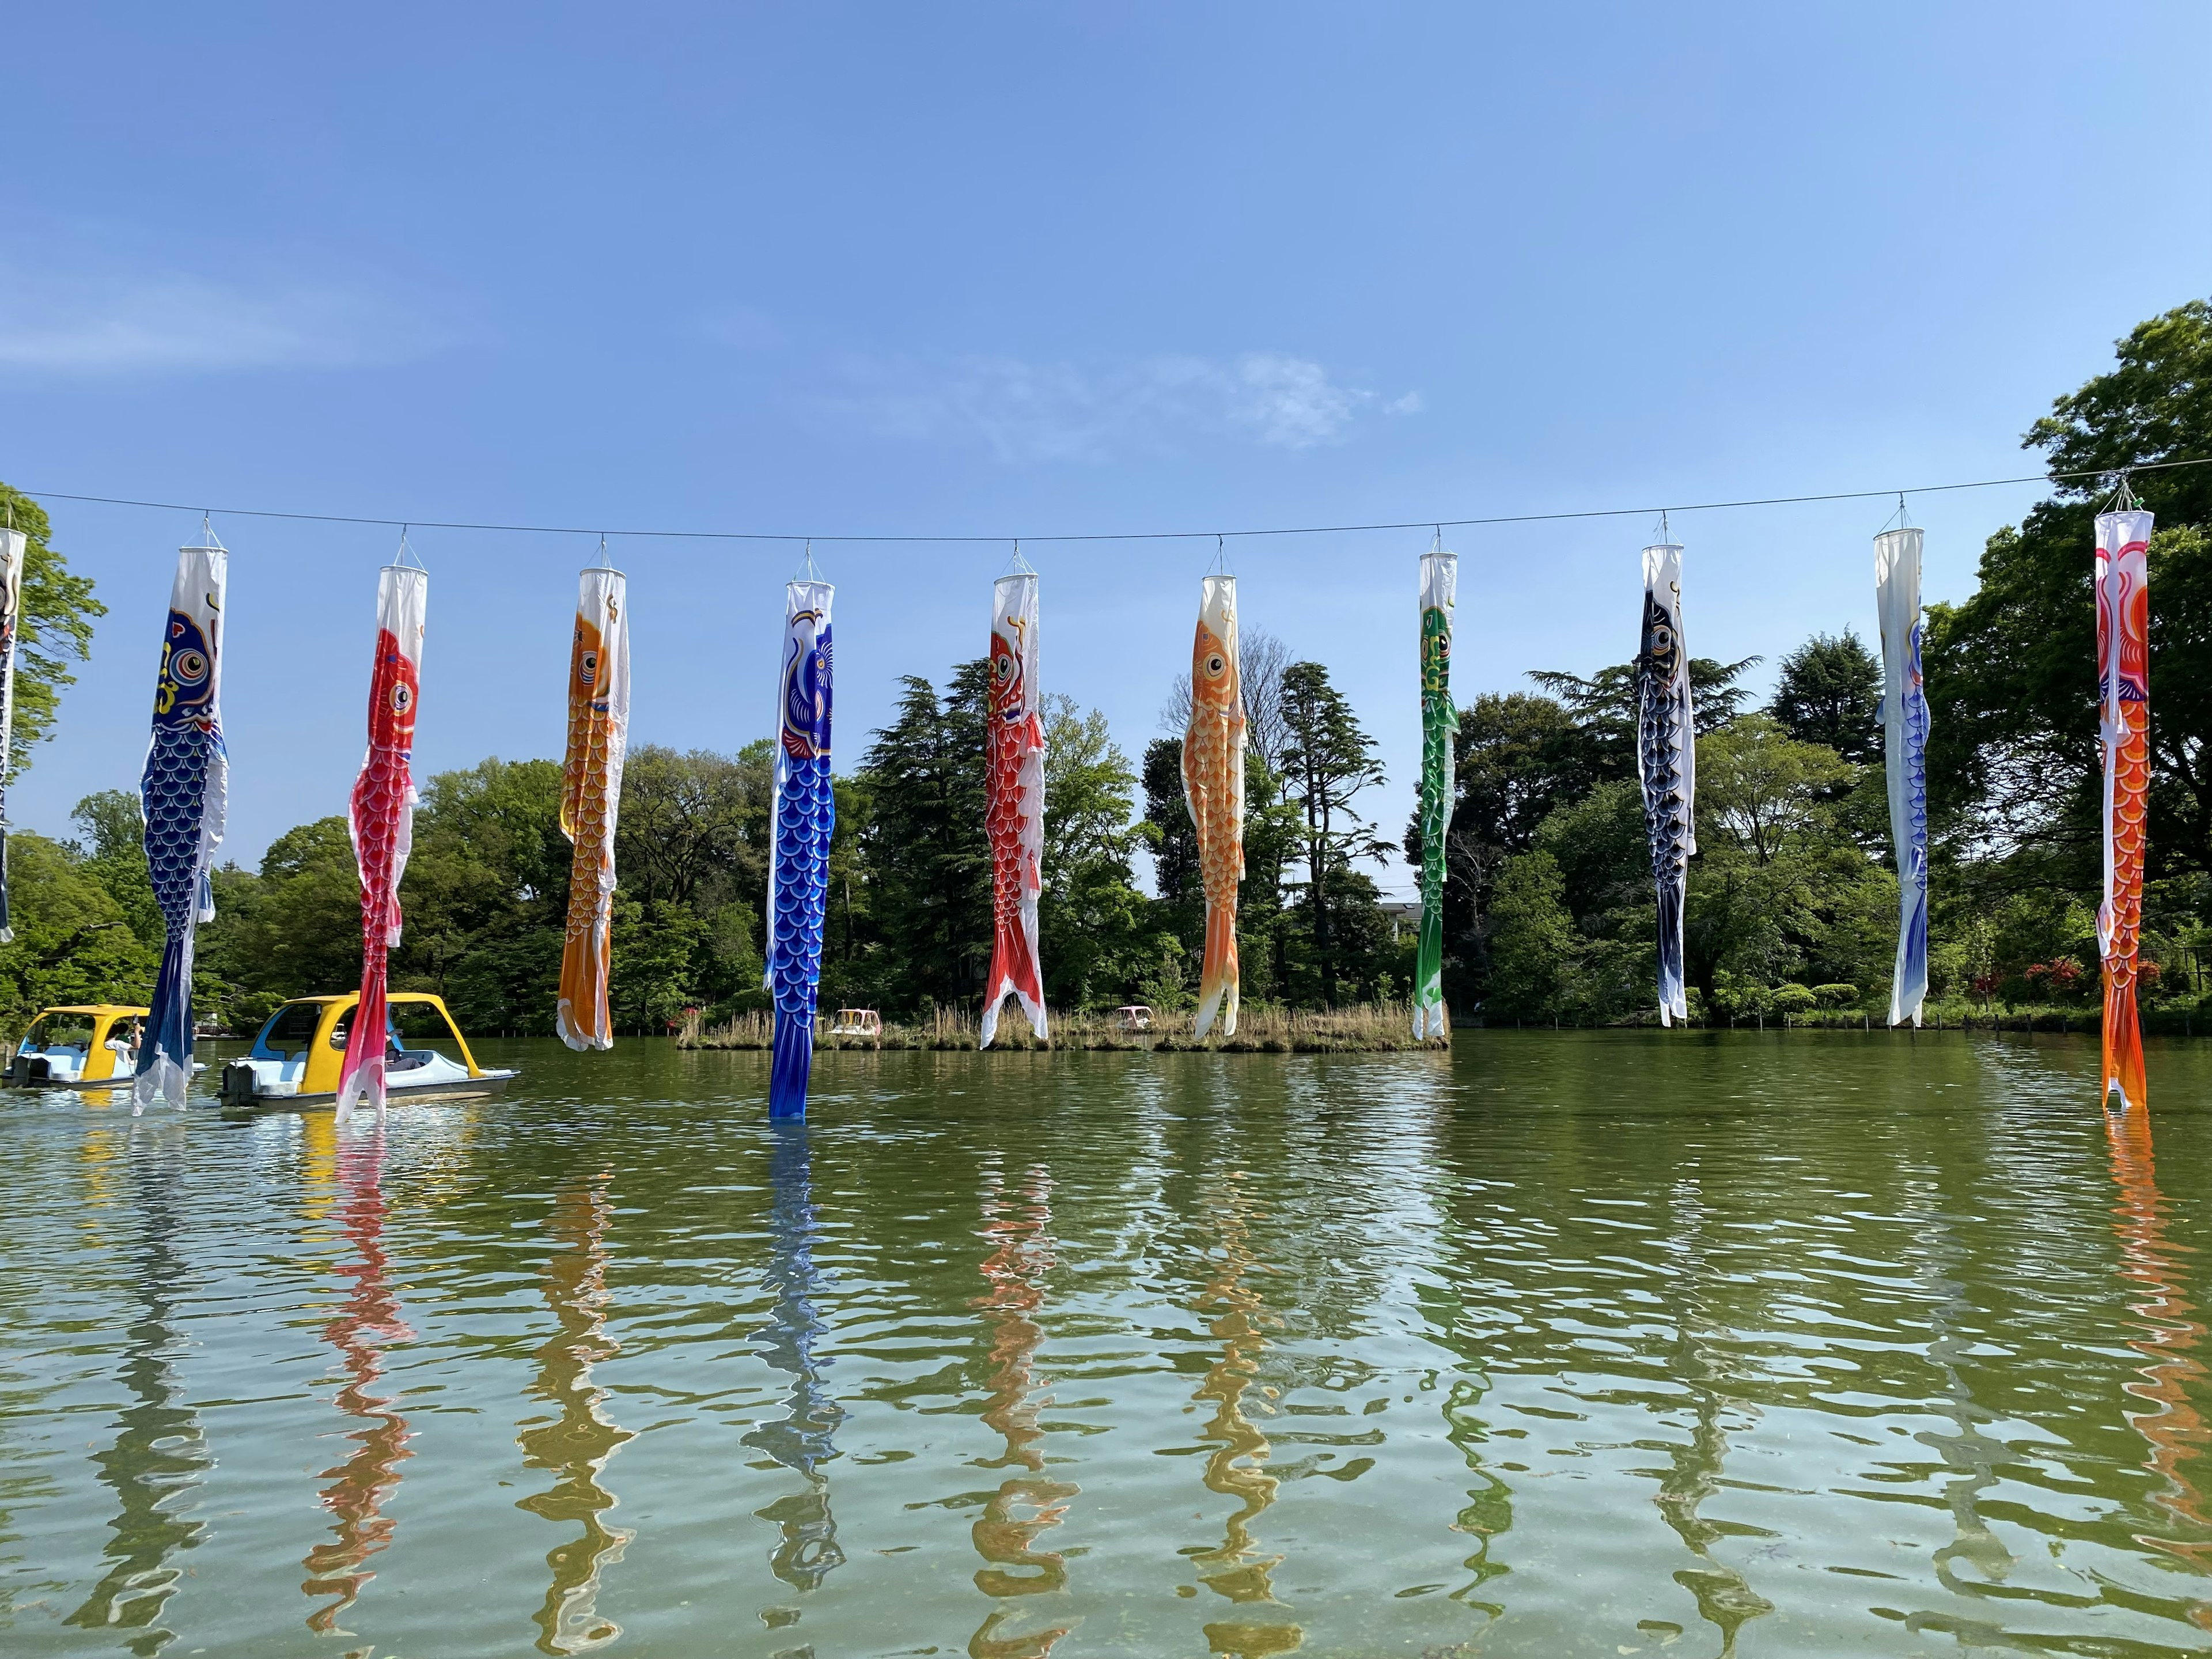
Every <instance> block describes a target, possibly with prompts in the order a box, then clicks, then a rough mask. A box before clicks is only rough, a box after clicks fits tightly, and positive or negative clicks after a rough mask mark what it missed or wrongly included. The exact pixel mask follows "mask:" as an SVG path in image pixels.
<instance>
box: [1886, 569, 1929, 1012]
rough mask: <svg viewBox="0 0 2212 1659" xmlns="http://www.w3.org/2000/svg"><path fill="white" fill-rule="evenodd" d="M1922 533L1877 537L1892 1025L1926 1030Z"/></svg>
mask: <svg viewBox="0 0 2212 1659" xmlns="http://www.w3.org/2000/svg"><path fill="white" fill-rule="evenodd" d="M1920 539H1921V538H1920V532H1918V531H1917V530H1914V529H1911V528H1909V527H1908V528H1906V529H1903V530H1887V531H1884V532H1882V533H1881V535H1879V536H1877V537H1875V538H1874V589H1875V604H1876V606H1877V608H1878V609H1879V611H1880V612H1881V726H1882V765H1883V769H1884V770H1885V771H1886V772H1887V775H1888V779H1889V836H1890V841H1891V843H1892V844H1893V846H1894V847H1895V848H1896V849H1897V893H1898V923H1897V962H1896V965H1895V966H1894V968H1893V969H1892V971H1891V974H1890V978H1889V1023H1890V1024H1892V1025H1902V1024H1905V1021H1906V1020H1908V1019H1909V1020H1911V1022H1912V1023H1913V1024H1915V1025H1917V1024H1920V1010H1921V1005H1922V1004H1923V1003H1924V1002H1925V1001H1926V1000H1927V998H1928V693H1927V690H1926V689H1925V688H1924V687H1923V685H1922V684H1921V681H1920V627H1921V623H1920Z"/></svg>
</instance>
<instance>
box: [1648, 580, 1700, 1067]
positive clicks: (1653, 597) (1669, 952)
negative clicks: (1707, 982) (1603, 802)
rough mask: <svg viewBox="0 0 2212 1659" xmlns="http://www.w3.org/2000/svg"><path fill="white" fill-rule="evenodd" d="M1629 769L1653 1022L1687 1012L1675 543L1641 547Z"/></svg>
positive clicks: (1685, 698) (1686, 676)
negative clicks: (1655, 930)
mask: <svg viewBox="0 0 2212 1659" xmlns="http://www.w3.org/2000/svg"><path fill="white" fill-rule="evenodd" d="M1636 771H1637V775H1638V778H1640V779H1641V780H1642V781H1643V785H1644V828H1645V829H1647V830H1648V831H1649V832H1650V836H1651V878H1652V882H1653V884H1654V885H1655V886H1656V888H1657V890H1658V898H1659V1023H1660V1024H1662V1025H1668V1024H1673V1023H1674V1021H1675V1020H1678V1019H1680V1020H1686V1019H1687V1018H1689V1006H1688V1001H1687V993H1686V991H1685V990H1684V988H1683V983H1682V904H1683V900H1684V898H1685V897H1686V889H1687V886H1688V882H1689V870H1690V859H1691V857H1692V854H1695V853H1696V852H1697V850H1698V836H1697V829H1696V822H1697V820H1696V817H1695V811H1696V805H1697V798H1698V781H1697V771H1698V748H1697V723H1696V720H1695V719H1694V718H1693V715H1692V709H1691V706H1690V653H1689V647H1688V646H1687V645H1686V644H1685V643H1684V641H1683V638H1682V550H1681V548H1680V545H1679V544H1675V543H1674V542H1663V543H1661V544H1657V545H1656V546H1652V547H1647V548H1645V549H1644V639H1643V646H1642V648H1641V649H1640V650H1639V651H1638V653H1637V656H1636Z"/></svg>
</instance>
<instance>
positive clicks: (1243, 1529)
mask: <svg viewBox="0 0 2212 1659" xmlns="http://www.w3.org/2000/svg"><path fill="white" fill-rule="evenodd" d="M1243 1178H1244V1177H1243V1171H1241V1170H1237V1171H1232V1172H1231V1174H1230V1176H1228V1178H1227V1181H1226V1182H1225V1185H1224V1188H1223V1191H1222V1195H1221V1200H1220V1203H1219V1205H1218V1207H1217V1210H1216V1221H1217V1225H1218V1228H1219V1231H1220V1234H1221V1259H1220V1261H1219V1263H1218V1266H1217V1267H1216V1269H1215V1271H1214V1273H1213V1275H1212V1277H1211V1278H1210V1279H1208V1280H1207V1281H1206V1287H1205V1288H1204V1289H1203V1290H1202V1291H1200V1292H1199V1295H1198V1308H1199V1310H1200V1312H1201V1313H1203V1312H1207V1311H1213V1312H1214V1317H1213V1320H1212V1323H1211V1324H1210V1325H1208V1326H1207V1329H1208V1330H1209V1331H1211V1332H1212V1334H1213V1335H1215V1336H1216V1337H1218V1338H1219V1339H1220V1340H1221V1358H1218V1359H1217V1360H1216V1361H1214V1363H1213V1364H1212V1367H1211V1368H1210V1369H1209V1370H1207V1371H1206V1380H1205V1381H1204V1382H1203V1383H1200V1384H1199V1386H1198V1391H1197V1393H1195V1394H1194V1395H1192V1396H1191V1398H1192V1399H1194V1400H1211V1401H1213V1402H1214V1413H1213V1420H1212V1422H1210V1423H1208V1424H1207V1425H1206V1427H1205V1429H1204V1430H1203V1431H1200V1435H1199V1438H1200V1440H1210V1441H1216V1442H1218V1446H1217V1447H1216V1449H1215V1450H1214V1451H1213V1452H1212V1454H1211V1455H1209V1456H1208V1457H1207V1458H1206V1474H1205V1480H1206V1490H1208V1491H1209V1492H1219V1493H1221V1494H1222V1495H1223V1496H1224V1497H1227V1498H1237V1499H1238V1500H1239V1501H1240V1503H1241V1505H1242V1507H1240V1508H1239V1509H1238V1510H1237V1512H1236V1513H1235V1514H1233V1515H1231V1516H1230V1517H1229V1522H1228V1525H1227V1527H1226V1528H1225V1530H1224V1532H1223V1534H1222V1539H1221V1546H1220V1547H1219V1548H1218V1549H1210V1550H1204V1551H1201V1552H1200V1553H1197V1554H1195V1555H1194V1556H1192V1557H1191V1562H1192V1565H1194V1566H1195V1567H1196V1568H1197V1569H1198V1580H1199V1583H1201V1584H1204V1585H1205V1586H1206V1588H1207V1589H1210V1590H1212V1591H1213V1592H1214V1593H1215V1594H1216V1595H1224V1596H1226V1597H1227V1598H1228V1599H1229V1600H1230V1601H1233V1602H1235V1603H1236V1604H1237V1607H1238V1608H1239V1609H1243V1608H1248V1607H1249V1608H1260V1607H1283V1606H1284V1603H1283V1602H1282V1601H1279V1599H1278V1598H1277V1597H1276V1595H1275V1588H1274V1584H1273V1582H1272V1579H1271V1575H1272V1574H1273V1572H1274V1571H1275V1569H1276V1568H1277V1567H1278V1566H1279V1565H1282V1560H1283V1558H1282V1557H1281V1556H1279V1555H1263V1554H1261V1553H1260V1552H1259V1551H1258V1549H1256V1548H1255V1546H1254V1544H1253V1540H1252V1533H1251V1529H1250V1525H1249V1523H1250V1522H1253V1521H1255V1520H1257V1519H1258V1518H1259V1517H1260V1516H1261V1513H1262V1512H1264V1511H1265V1510H1266V1509H1267V1506H1268V1505H1269V1504H1273V1502H1274V1501H1275V1491H1276V1487H1277V1486H1278V1485H1279V1482H1278V1481H1277V1480H1276V1479H1275V1477H1274V1476H1273V1475H1272V1474H1268V1473H1267V1469H1266V1464H1267V1458H1268V1455H1269V1454H1270V1452H1271V1450H1272V1448H1271V1447H1270V1446H1269V1445H1268V1443H1267V1436H1266V1435H1264V1434H1262V1433H1261V1432H1260V1431H1259V1429H1258V1428H1257V1427H1256V1426H1255V1425H1254V1424H1253V1423H1252V1422H1251V1420H1250V1419H1248V1418H1247V1417H1246V1416H1245V1415H1244V1410H1243V1398H1244V1391H1245V1389H1249V1388H1250V1387H1251V1386H1252V1379H1253V1378H1254V1376H1256V1375H1257V1374H1258V1371H1259V1369H1260V1354H1261V1352H1262V1351H1263V1350H1264V1349H1265V1348H1266V1347H1267V1338H1266V1337H1265V1336H1264V1335H1262V1334H1261V1332H1262V1330H1263V1329H1264V1328H1266V1327H1267V1326H1268V1325H1271V1324H1272V1325H1276V1326H1279V1325H1280V1324H1281V1323H1282V1322H1281V1321H1280V1320H1279V1319H1278V1318H1277V1317H1275V1316H1273V1315H1272V1314H1270V1313H1269V1312H1268V1311H1267V1306H1266V1304H1265V1303H1264V1302H1263V1301H1262V1299H1261V1295H1260V1293H1259V1291H1255V1290H1254V1289H1252V1288H1251V1287H1250V1286H1249V1285H1246V1284H1245V1282H1244V1276H1245V1275H1246V1274H1247V1273H1251V1272H1253V1271H1255V1268H1256V1267H1257V1263H1255V1261H1254V1259H1253V1255H1252V1249H1251V1243H1250V1237H1251V1206H1250V1203H1249V1200H1247V1199H1246V1198H1245V1196H1244V1191H1243V1184H1242V1183H1243ZM1261 1271H1264V1269H1261ZM1217 1310H1218V1311H1217ZM1260 1409H1261V1410H1262V1411H1266V1410H1268V1409H1270V1408H1269V1407H1265V1406H1262V1407H1260ZM1287 1611H1288V1609H1287V1608H1285V1612H1287ZM1304 1639H1305V1632H1304V1631H1303V1630H1301V1629H1300V1628H1299V1626H1297V1624H1296V1623H1295V1622H1293V1621H1291V1620H1288V1619H1283V1620H1267V1619H1260V1620H1254V1619H1251V1618H1249V1617H1241V1616H1240V1617H1238V1618H1237V1619H1232V1620H1216V1621H1214V1622H1211V1623H1209V1624H1207V1625H1206V1642H1207V1644H1209V1645H1210V1646H1211V1647H1212V1650H1214V1651H1215V1652H1216V1653H1227V1654H1233V1655H1236V1656H1237V1659H1261V1656H1263V1655H1267V1654H1273V1653H1288V1652H1290V1651H1291V1650H1292V1649H1293V1648H1296V1647H1297V1646H1298V1644H1300V1643H1302V1642H1303V1641H1304Z"/></svg>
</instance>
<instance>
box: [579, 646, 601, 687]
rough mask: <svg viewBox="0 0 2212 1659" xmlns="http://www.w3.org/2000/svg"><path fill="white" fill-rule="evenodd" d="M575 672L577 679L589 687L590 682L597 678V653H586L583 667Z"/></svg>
mask: <svg viewBox="0 0 2212 1659" xmlns="http://www.w3.org/2000/svg"><path fill="white" fill-rule="evenodd" d="M577 674H578V677H579V678H581V679H582V680H583V682H584V684H586V685H589V684H591V683H592V680H593V679H595V678H598V676H599V653H598V652H596V651H586V653H584V661H583V665H582V666H581V667H580V668H579V669H578V670H577Z"/></svg>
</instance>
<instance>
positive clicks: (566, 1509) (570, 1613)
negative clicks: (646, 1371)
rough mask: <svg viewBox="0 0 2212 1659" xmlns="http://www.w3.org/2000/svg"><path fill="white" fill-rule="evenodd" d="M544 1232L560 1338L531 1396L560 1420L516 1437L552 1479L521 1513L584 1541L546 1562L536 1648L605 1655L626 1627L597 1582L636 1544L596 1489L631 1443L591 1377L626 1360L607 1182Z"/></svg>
mask: <svg viewBox="0 0 2212 1659" xmlns="http://www.w3.org/2000/svg"><path fill="white" fill-rule="evenodd" d="M547 1231H549V1232H550V1233H551V1234H552V1236H553V1239H554V1242H555V1243H556V1244H558V1245H560V1246H562V1248H561V1249H557V1250H556V1251H555V1252H554V1254H553V1255H552V1257H551V1258H550V1260H549V1261H547V1262H546V1264H545V1272H544V1290H545V1304H546V1306H548V1307H549V1308H550V1309H552V1310H553V1315H554V1317H555V1318H556V1319H557V1320H559V1321H560V1329H559V1330H558V1331H557V1332H556V1333H555V1334H554V1335H553V1337H552V1338H551V1340H549V1341H548V1342H546V1344H545V1345H544V1346H543V1347H541V1348H539V1349H538V1380H537V1382H536V1383H535V1384H534V1385H533V1386H532V1389H531V1390H530V1392H531V1393H532V1394H533V1395H536V1396H537V1397H538V1399H540V1400H546V1401H551V1402H553V1404H554V1405H555V1406H556V1407H557V1408H558V1410H559V1413H560V1415H559V1416H557V1417H556V1418H555V1419H553V1420H551V1421H550V1422H548V1421H546V1420H544V1419H535V1422H536V1426H526V1427H525V1429H524V1431H523V1432H522V1434H521V1435H520V1441H521V1444H522V1449H523V1454H524V1457H523V1461H524V1462H525V1463H526V1465H527V1466H528V1467H529V1468H533V1469H552V1470H555V1471H556V1472H557V1478H556V1480H555V1481H554V1483H553V1485H552V1486H551V1487H550V1488H549V1489H548V1490H546V1491H544V1492H538V1493H535V1494H533V1495H532V1496H531V1497H528V1498H523V1499H522V1500H521V1501H520V1503H518V1504H516V1505H515V1507H516V1508H517V1509H523V1510H529V1511H530V1512H531V1513H532V1514H533V1515H540V1516H544V1517H545V1519H547V1520H548V1521H557V1522H582V1524H583V1528H584V1532H583V1536H581V1537H580V1538H577V1539H574V1540H572V1541H569V1542H568V1543H565V1544H561V1545H558V1546H556V1547H555V1548H554V1549H553V1550H552V1551H551V1553H549V1554H548V1555H547V1556H546V1558H545V1565H547V1566H549V1567H550V1568H552V1570H553V1583H552V1584H551V1586H550V1588H548V1589H547V1590H546V1592H545V1601H544V1605H543V1606H542V1607H539V1608H538V1612H537V1613H534V1614H532V1618H533V1619H534V1620H535V1621H536V1623H537V1625H538V1648H539V1650H541V1651H543V1652H546V1653H562V1654H567V1653H583V1652H586V1651H587V1650H590V1649H592V1648H597V1647H604V1646H605V1645H606V1644H608V1643H609V1642H611V1641H613V1640H614V1639H615V1638H617V1636H620V1635H621V1634H622V1626H619V1625H617V1624H616V1623H615V1622H614V1621H613V1620H611V1619H604V1618H601V1617H600V1616H599V1575H600V1573H601V1572H602V1571H605V1569H606V1568H608V1567H611V1566H612V1565H615V1564H616V1563H617V1561H620V1560H621V1559H623V1550H624V1549H625V1548H627V1547H629V1541H630V1540H631V1539H632V1538H634V1537H635V1536H636V1534H635V1533H634V1532H632V1531H631V1530H630V1529H629V1528H627V1527H616V1526H610V1525H608V1524H607V1523H606V1522H605V1520H604V1519H602V1517H603V1516H605V1512H606V1511H607V1510H611V1509H612V1508H614V1507H615V1502H616V1499H615V1496H614V1494H613V1493H612V1492H609V1491H608V1490H607V1489H606V1488H605V1486H601V1485H600V1484H599V1475H600V1473H601V1472H602V1471H603V1470H604V1469H605V1468H606V1466H607V1460H608V1459H609V1458H611V1457H612V1456H613V1455H614V1454H615V1450H616V1449H617V1447H619V1446H620V1445H622V1443H623V1442H624V1441H626V1440H628V1439H629V1438H630V1437H631V1436H630V1433H629V1431H628V1430H627V1429H620V1428H617V1427H616V1426H615V1425H613V1424H612V1423H611V1422H609V1421H608V1420H607V1419H606V1418H605V1416H604V1415H603V1414H602V1413H601V1411H600V1406H601V1405H602V1403H603V1402H604V1401H605V1399H606V1397H607V1391H606V1390H605V1389H603V1388H601V1387H599V1384H598V1383H595V1382H594V1381H593V1380H592V1366H593V1365H595V1364H599V1362H600V1361H601V1360H603V1359H611V1358H614V1357H615V1355H617V1353H619V1352H622V1348H621V1345H620V1344H618V1343H617V1342H616V1341H614V1340H613V1339H611V1337H609V1336H608V1335H607V1329H606V1307H607V1249H606V1234H607V1195H606V1190H605V1181H604V1177H602V1178H601V1180H600V1181H599V1182H595V1183H593V1184H592V1185H588V1186H584V1187H578V1188H571V1189H570V1190H568V1192H565V1193H563V1194H561V1195H560V1197H559V1198H557V1199H556V1200H555V1202H554V1206H553V1215H552V1218H551V1220H550V1223H549V1224H548V1227H547Z"/></svg>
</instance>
